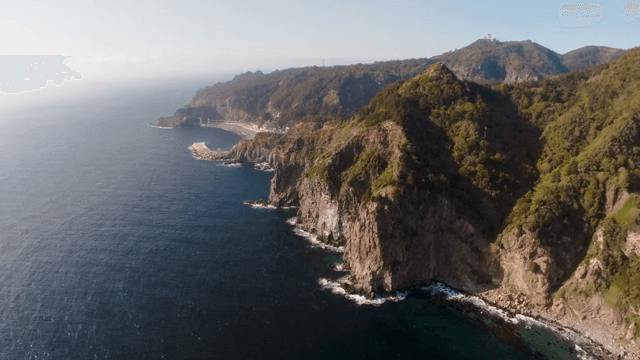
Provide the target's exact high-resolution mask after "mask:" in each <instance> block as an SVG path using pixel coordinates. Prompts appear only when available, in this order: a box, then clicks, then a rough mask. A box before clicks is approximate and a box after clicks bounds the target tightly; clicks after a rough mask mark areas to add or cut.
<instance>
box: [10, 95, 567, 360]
mask: <svg viewBox="0 0 640 360" xmlns="http://www.w3.org/2000/svg"><path fill="white" fill-rule="evenodd" d="M200 85H204V84H193V83H154V84H146V85H127V86H105V87H104V88H103V89H101V90H100V91H98V92H94V93H92V94H89V95H86V96H84V97H82V98H62V99H59V100H58V101H56V102H53V103H48V104H46V105H40V106H33V107H26V108H22V109H19V110H13V111H12V112H1V111H0V214H1V216H0V358H1V359H93V358H96V359H413V358H421V359H565V358H576V357H575V356H576V352H575V349H574V347H573V345H572V344H569V343H567V342H564V341H561V340H559V339H558V338H556V337H554V336H553V335H552V334H550V333H548V332H546V331H544V330H540V329H536V328H531V327H530V326H527V325H525V324H515V325H514V324H512V323H509V322H508V321H503V320H501V319H499V318H496V317H493V316H492V315H490V314H488V313H486V312H483V310H482V309H481V308H477V307H473V306H472V305H471V304H469V303H465V302H456V301H450V300H447V299H446V297H443V296H442V295H441V294H440V295H437V294H433V293H432V292H431V291H430V290H429V288H422V290H420V289H418V288H416V289H413V290H412V291H410V292H408V293H406V294H399V295H400V297H399V298H395V299H390V300H389V301H386V302H385V301H383V299H379V300H378V301H377V303H375V304H371V303H359V302H358V301H354V299H355V297H348V296H343V295H341V294H339V293H337V292H336V291H331V290H330V289H328V287H329V286H327V284H328V283H329V284H330V283H331V281H333V280H335V279H337V278H339V277H342V276H344V275H345V274H344V273H343V272H341V271H339V270H336V265H337V264H339V263H340V261H341V255H340V253H337V252H335V251H331V249H325V248H323V247H321V246H318V245H317V244H314V243H313V242H310V241H309V240H308V239H306V238H305V237H303V236H300V235H299V234H300V232H296V231H294V230H295V229H294V228H293V226H292V225H290V224H289V223H287V221H286V220H287V219H289V218H291V217H293V216H295V209H275V210H271V209H262V208H252V207H250V206H247V205H245V204H244V201H246V200H258V199H267V197H268V195H269V182H270V180H271V177H272V176H273V173H270V172H264V171H259V170H256V169H254V168H253V167H252V166H251V165H250V164H248V165H243V166H240V167H228V166H221V164H219V163H216V162H207V161H199V160H196V159H195V158H193V156H192V155H191V153H190V151H189V150H188V146H189V145H191V144H192V143H195V142H206V143H207V144H209V145H210V147H212V148H222V149H229V148H230V147H231V146H232V145H233V144H234V143H236V142H237V141H238V140H239V138H238V137H237V136H236V135H235V134H233V133H229V132H225V131H222V130H218V129H211V128H181V129H171V130H162V129H158V128H153V127H151V126H149V124H150V123H152V122H153V121H155V120H156V118H157V117H158V116H160V115H163V116H164V115H167V114H171V113H172V112H173V111H174V110H175V109H177V108H179V107H181V106H182V105H184V104H186V103H188V101H189V99H190V97H191V96H192V95H193V93H195V91H196V90H197V89H198V86H200ZM425 285H428V284H425ZM438 286H439V285H438ZM432 288H433V287H432Z"/></svg>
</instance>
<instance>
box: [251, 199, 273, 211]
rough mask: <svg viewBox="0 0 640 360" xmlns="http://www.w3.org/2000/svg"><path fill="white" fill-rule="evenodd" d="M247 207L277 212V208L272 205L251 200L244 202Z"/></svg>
mask: <svg viewBox="0 0 640 360" xmlns="http://www.w3.org/2000/svg"><path fill="white" fill-rule="evenodd" d="M244 204H245V205H247V206H251V207H252V208H254V209H268V210H275V209H277V207H275V206H273V205H271V204H267V203H263V202H256V201H251V200H247V201H245V202H244Z"/></svg>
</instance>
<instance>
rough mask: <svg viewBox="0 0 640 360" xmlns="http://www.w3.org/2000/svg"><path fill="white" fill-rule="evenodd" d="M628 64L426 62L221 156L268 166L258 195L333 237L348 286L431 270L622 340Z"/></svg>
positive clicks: (628, 217) (634, 230) (636, 260)
mask: <svg viewBox="0 0 640 360" xmlns="http://www.w3.org/2000/svg"><path fill="white" fill-rule="evenodd" d="M639 59H640V50H638V49H636V50H633V51H632V52H630V54H628V55H626V56H624V57H622V58H621V59H619V60H618V61H616V62H614V63H612V64H610V65H607V66H602V67H600V68H597V69H592V70H588V71H582V72H576V73H572V74H569V75H566V76H564V77H561V78H555V79H547V80H544V81H542V82H537V83H527V84H519V85H497V86H494V87H486V86H481V85H478V84H475V83H472V82H466V81H462V80H459V79H458V78H457V77H456V76H455V74H454V73H453V72H452V71H450V70H449V69H448V68H447V67H446V66H444V65H442V64H436V65H433V66H431V67H430V68H429V69H428V70H427V71H425V72H423V73H422V74H420V75H418V76H416V77H414V78H412V79H410V80H407V81H401V82H397V83H394V84H392V85H390V86H389V87H387V88H386V89H385V90H383V91H382V92H380V93H379V94H378V95H376V96H375V97H374V98H373V99H372V101H371V102H370V103H369V104H368V105H367V106H365V107H364V108H363V109H362V110H361V111H359V112H358V113H357V114H356V115H355V116H354V117H352V118H351V119H349V120H347V121H329V122H326V123H325V124H323V125H318V124H316V123H313V122H307V123H301V124H299V125H298V126H296V127H294V128H293V129H291V130H290V131H289V132H288V133H286V134H267V133H262V134H258V136H256V138H255V139H254V140H252V141H242V142H240V143H238V144H237V145H236V146H234V148H233V149H232V150H231V151H230V152H228V153H226V154H225V155H224V156H223V158H225V159H231V160H237V161H254V162H268V163H269V164H270V166H271V167H272V168H273V169H275V175H274V178H273V180H272V183H271V192H270V197H269V203H271V204H272V205H274V206H290V205H294V206H297V207H298V216H297V225H298V226H300V227H301V228H303V229H304V230H306V231H308V232H310V233H314V234H316V236H317V237H318V239H319V240H320V241H323V242H326V243H328V244H331V245H335V246H343V247H344V248H345V254H344V264H343V266H344V268H346V269H348V270H350V278H349V282H348V283H347V284H345V286H346V287H347V288H348V290H349V291H352V292H356V293H360V294H364V295H367V296H373V294H376V293H383V294H384V293H387V294H388V293H392V292H393V291H396V290H400V289H406V288H408V287H410V286H412V285H415V284H420V283H428V282H430V281H431V280H439V281H443V282H445V283H447V284H449V285H451V286H453V287H455V288H458V289H461V290H465V291H467V292H470V293H475V294H480V295H482V296H484V297H485V298H487V299H489V300H491V301H492V302H494V303H496V304H499V305H500V306H503V307H505V308H508V309H511V310H513V311H520V312H525V313H530V314H532V315H541V316H544V317H545V318H547V319H553V320H555V321H558V322H560V323H564V324H568V325H570V326H572V327H580V326H584V327H585V329H587V330H584V329H583V331H588V332H590V333H598V332H597V331H596V330H594V329H599V330H598V331H600V333H609V334H614V335H616V336H617V337H618V341H622V342H623V343H624V342H625V341H626V344H627V345H629V346H631V348H633V346H634V345H635V342H636V341H637V340H636V339H637V337H638V335H640V334H639V332H638V330H636V329H639V328H640V315H639V313H638V311H639V310H640V296H638V293H637V291H638V290H637V289H638V286H637V284H638V283H640V282H638V281H639V280H640V279H638V275H637V273H638V272H637V270H638V266H639V265H638V264H640V256H639V255H640V252H639V251H638V249H639V248H640V243H639V240H638V238H639V237H640V236H638V234H639V233H640V230H639V229H640V227H639V225H640V206H639V204H640V200H638V189H639V186H638V184H639V181H638V179H640V167H639V166H640V148H639V147H638V146H639V145H638V144H640V131H639V129H640V127H639V126H640V103H639V102H638V101H637V99H638V95H640V73H638V70H637V68H638V67H637V66H634V64H636V65H637V62H638V61H639ZM594 336H595V335H594ZM603 336H605V335H603ZM605 337H606V336H605ZM601 342H603V343H604V342H606V341H604V340H602V341H601ZM617 344H620V342H618V343H617ZM612 346H613V345H612ZM616 346H617V345H616Z"/></svg>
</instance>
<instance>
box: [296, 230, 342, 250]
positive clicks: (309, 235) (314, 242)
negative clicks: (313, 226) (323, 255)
mask: <svg viewBox="0 0 640 360" xmlns="http://www.w3.org/2000/svg"><path fill="white" fill-rule="evenodd" d="M293 232H294V233H295V234H296V235H298V236H302V237H303V238H305V239H307V240H308V241H309V242H310V243H311V244H312V245H313V246H314V247H319V248H321V249H324V250H328V251H331V252H335V253H344V246H332V245H328V244H325V243H323V242H322V241H320V240H318V237H317V236H316V235H315V234H312V233H310V232H308V231H304V230H302V229H301V228H300V227H297V226H296V227H295V228H294V229H293Z"/></svg>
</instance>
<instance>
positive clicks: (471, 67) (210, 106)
mask: <svg viewBox="0 0 640 360" xmlns="http://www.w3.org/2000/svg"><path fill="white" fill-rule="evenodd" d="M624 53H626V50H620V49H612V48H607V47H585V48H581V49H578V50H575V51H572V52H569V53H567V54H565V55H560V54H558V53H556V52H554V51H552V50H550V49H547V48H546V47H544V46H541V45H539V44H536V43H535V42H532V41H530V40H526V41H507V42H501V41H497V40H495V39H494V40H489V39H481V40H477V41H475V42H474V43H472V44H470V45H469V46H466V47H464V48H462V49H458V50H456V51H452V52H448V53H445V54H442V55H439V56H435V57H433V58H430V59H427V58H423V59H410V60H395V61H385V62H376V63H373V64H366V65H365V64H356V65H349V66H333V67H317V66H314V67H305V68H294V69H287V70H282V71H274V72H272V73H269V74H264V73H262V72H260V71H257V72H255V73H251V72H249V73H245V74H241V75H238V76H236V77H235V78H234V79H233V80H231V81H229V82H226V83H218V84H215V85H213V86H211V87H207V88H205V89H202V90H200V91H198V92H197V93H196V95H195V96H194V98H193V100H192V101H191V103H190V104H188V105H187V106H186V107H184V108H182V109H179V110H178V111H176V114H175V115H174V116H173V117H169V118H161V119H159V120H158V122H157V124H158V125H160V126H171V127H175V126H183V125H188V124H195V123H199V122H200V121H204V122H208V121H211V120H222V119H224V120H229V121H242V122H251V123H258V124H264V125H267V126H271V127H285V126H290V125H292V124H293V123H295V122H296V121H298V120H300V119H302V118H305V117H306V118H307V119H309V118H308V117H309V116H319V117H320V118H316V119H313V120H312V121H316V122H324V121H325V120H326V118H327V117H334V116H337V117H349V116H351V115H353V114H354V113H355V112H356V111H358V110H359V109H361V108H362V107H363V106H365V105H366V104H367V103H369V101H370V100H371V99H372V98H373V96H374V95H376V94H377V93H378V92H379V91H380V90H381V89H382V88H384V87H386V86H387V85H389V84H391V83H393V82H396V81H398V80H407V79H410V78H412V77H414V76H416V75H417V74H419V73H421V72H423V71H425V70H426V69H427V68H428V67H429V66H430V65H431V64H434V63H436V62H442V63H444V64H445V65H446V66H447V67H448V68H449V69H451V70H452V71H453V72H454V73H455V75H456V76H457V77H458V78H459V79H463V80H471V81H475V82H479V83H485V84H486V83H490V84H497V83H518V82H522V81H528V80H540V79H543V78H545V77H547V76H551V75H559V74H564V73H567V72H569V71H571V70H574V69H585V68H588V67H591V66H594V65H599V64H602V63H606V62H609V61H612V60H614V59H617V58H618V57H620V56H621V55H622V54H624ZM200 119H202V120H200Z"/></svg>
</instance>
